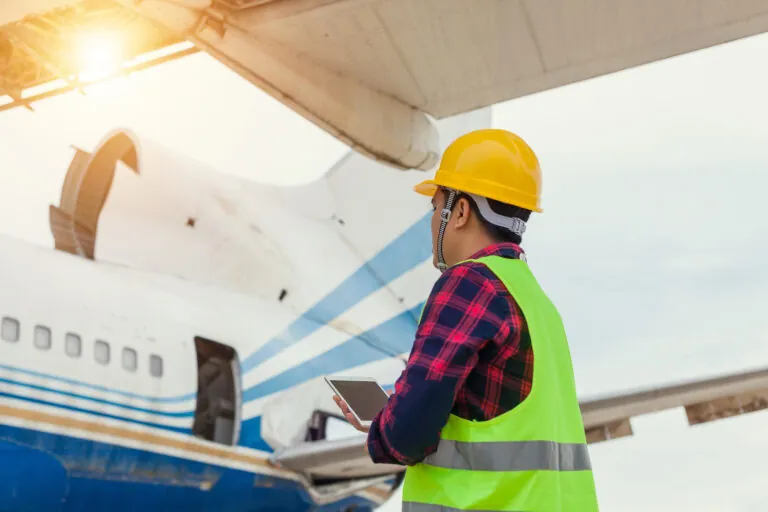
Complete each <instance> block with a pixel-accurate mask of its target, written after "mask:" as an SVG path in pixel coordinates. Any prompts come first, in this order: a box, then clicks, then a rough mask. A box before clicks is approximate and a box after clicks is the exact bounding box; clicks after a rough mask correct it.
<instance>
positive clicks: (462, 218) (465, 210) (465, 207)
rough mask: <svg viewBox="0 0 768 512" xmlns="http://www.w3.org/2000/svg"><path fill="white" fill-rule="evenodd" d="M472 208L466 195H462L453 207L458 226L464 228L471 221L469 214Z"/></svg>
mask: <svg viewBox="0 0 768 512" xmlns="http://www.w3.org/2000/svg"><path fill="white" fill-rule="evenodd" d="M470 213H471V208H470V207H469V201H468V200H467V198H466V197H460V198H459V200H458V201H457V202H456V206H455V207H454V209H453V215H454V216H455V217H456V224H455V226H456V227H457V228H463V227H464V226H466V225H467V224H468V223H469V216H470Z"/></svg>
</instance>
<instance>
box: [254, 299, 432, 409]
mask: <svg viewBox="0 0 768 512" xmlns="http://www.w3.org/2000/svg"><path fill="white" fill-rule="evenodd" d="M422 307H424V304H423V303H422V304H419V305H418V306H416V307H414V308H412V309H410V310H406V311H403V312H402V313H400V314H399V315H397V316H395V317H394V318H391V319H389V320H387V321H386V322H384V323H382V324H380V325H378V326H377V327H374V328H373V329H371V330H369V331H366V332H364V333H363V334H360V335H359V336H355V337H353V338H350V339H348V340H347V341H345V342H344V343H342V344H341V345H338V346H336V347H334V348H332V349H330V350H328V351H327V352H323V353H322V354H320V355H319V356H317V357H315V358H314V359H310V360H309V361H306V362H304V363H302V364H300V365H298V366H295V367H293V368H290V369H288V370H286V371H284V372H283V373H280V374H278V375H276V376H274V377H272V378H270V379H267V380H265V381H264V382H260V383H259V384H256V385H255V386H252V387H250V388H248V389H246V390H245V391H244V392H243V402H248V401H251V400H255V399H257V398H261V397H263V396H266V395H271V394H273V393H277V392H278V391H282V390H284V389H288V388H290V387H293V386H297V385H299V384H301V383H303V382H306V381H308V380H310V379H313V378H315V377H320V376H322V375H328V374H332V373H335V372H340V371H343V370H346V369H348V368H353V367H355V366H360V365H362V364H365V363H372V362H375V361H379V360H381V359H386V358H388V357H391V355H388V354H386V353H385V352H382V351H381V349H379V348H376V345H377V344H379V345H380V344H381V340H391V341H393V342H395V344H394V347H393V348H394V349H395V351H396V353H398V354H400V353H404V352H407V351H408V350H409V349H410V348H411V343H412V342H413V336H414V334H415V333H416V320H415V318H416V317H415V316H414V315H418V313H419V312H420V311H421V308H422Z"/></svg>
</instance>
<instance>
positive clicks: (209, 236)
mask: <svg viewBox="0 0 768 512" xmlns="http://www.w3.org/2000/svg"><path fill="white" fill-rule="evenodd" d="M270 189H272V187H268V186H259V185H256V186H254V184H251V183H246V182H243V181H242V180H238V179H237V178H234V177H230V176H225V175H221V174H219V173H217V172H215V171H213V170H211V169H208V168H207V167H206V166H205V165H203V164H201V163H199V162H195V161H193V160H190V159H186V158H183V157H181V156H179V155H176V154H173V153H172V152H171V151H169V150H168V149H167V148H163V147H162V146H159V145H157V144H154V143H152V142H149V141H145V140H142V141H141V144H140V143H139V141H138V139H137V138H136V136H135V135H134V134H132V133H131V132H129V131H124V130H121V131H116V132H113V133H111V134H109V135H108V136H107V137H106V138H105V139H104V140H103V141H102V142H101V144H99V145H98V147H97V149H96V150H95V151H94V152H93V153H88V152H85V151H82V150H77V153H76V155H75V157H74V158H73V160H72V163H71V164H70V167H69V170H68V172H67V175H66V179H65V181H64V185H63V187H62V193H61V201H60V204H59V206H58V207H56V206H51V207H50V225H51V231H52V233H53V237H54V240H55V247H56V249H58V250H61V251H65V252H69V253H71V254H75V255H78V256H81V257H83V258H87V259H92V260H98V261H104V262H109V263H113V264H120V265H125V266H128V267H131V268H136V269H141V270H147V271H151V272H157V273H162V274H169V275H174V276H177V277H181V278H185V279H190V280H194V281H196V282H200V283H203V284H210V285H214V286H217V287H221V288H227V289H231V290H233V291H238V292H243V293H248V294H253V293H257V294H259V295H262V296H265V297H268V298H280V297H281V296H282V295H285V292H284V291H283V290H286V289H289V288H291V287H292V284H293V280H294V278H295V276H294V275H293V273H292V272H291V262H290V261H288V260H286V259H285V258H283V257H282V256H281V251H280V248H279V246H278V244H277V243H275V242H274V240H273V239H272V238H271V237H270V231H273V230H274V229H276V227H273V225H274V223H267V224H269V225H265V224H263V223H262V220H263V217H265V215H264V213H262V214H261V215H259V212H270V214H271V215H274V214H275V212H279V211H284V210H285V208H284V207H282V205H281V204H280V197H279V194H270ZM286 214H287V215H290V212H286ZM259 217H262V218H261V219H260V218H259ZM304 222H305V223H306V220H304Z"/></svg>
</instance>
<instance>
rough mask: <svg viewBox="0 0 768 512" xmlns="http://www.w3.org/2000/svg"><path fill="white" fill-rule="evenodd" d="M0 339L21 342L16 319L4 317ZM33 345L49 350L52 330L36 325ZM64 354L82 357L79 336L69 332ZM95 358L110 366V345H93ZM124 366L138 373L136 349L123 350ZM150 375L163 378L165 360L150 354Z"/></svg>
mask: <svg viewBox="0 0 768 512" xmlns="http://www.w3.org/2000/svg"><path fill="white" fill-rule="evenodd" d="M0 338H2V339H3V340H4V341H10V342H12V343H15V342H17V341H19V339H20V338H21V326H20V324H19V321H18V320H16V319H15V318H10V317H4V318H3V320H2V324H1V325H0ZM33 343H34V345H35V347H37V348H39V349H40V350H49V349H50V348H51V344H52V336H51V330H50V329H49V328H48V327H45V326H44V325H36V326H35V336H34V338H33ZM64 353H65V354H67V355H68V356H69V357H80V356H81V355H82V353H83V341H82V339H81V338H80V335H79V334H74V333H71V332H68V333H67V334H66V335H65V336H64ZM93 357H94V359H95V360H96V362H97V363H99V364H103V365H108V364H109V361H110V349H109V343H107V342H106V341H104V340H96V341H95V342H94V344H93ZM122 366H123V369H124V370H127V371H129V372H136V370H137V369H138V366H139V357H138V354H137V353H136V351H135V350H134V349H132V348H129V347H124V348H123V352H122ZM149 374H150V375H151V376H153V377H158V378H159V377H162V376H163V359H162V358H161V357H160V356H158V355H155V354H150V356H149Z"/></svg>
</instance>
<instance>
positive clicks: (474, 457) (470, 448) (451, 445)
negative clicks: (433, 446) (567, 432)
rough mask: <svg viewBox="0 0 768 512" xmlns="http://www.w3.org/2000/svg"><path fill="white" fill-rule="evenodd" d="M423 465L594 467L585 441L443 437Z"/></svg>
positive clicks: (490, 468) (530, 468) (477, 468)
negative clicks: (481, 440)
mask: <svg viewBox="0 0 768 512" xmlns="http://www.w3.org/2000/svg"><path fill="white" fill-rule="evenodd" d="M424 464H428V465H430V466H437V467H440V468H447V469H466V470H474V471H537V470H544V471H584V470H589V469H592V466H591V464H590V461H589V452H588V451H587V445H585V444H567V443H555V442H554V441H514V442H485V443H463V442H460V441H451V440H448V439H443V440H441V441H440V444H438V446H437V451H436V452H435V453H433V454H431V455H429V456H428V457H427V458H426V459H424Z"/></svg>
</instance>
